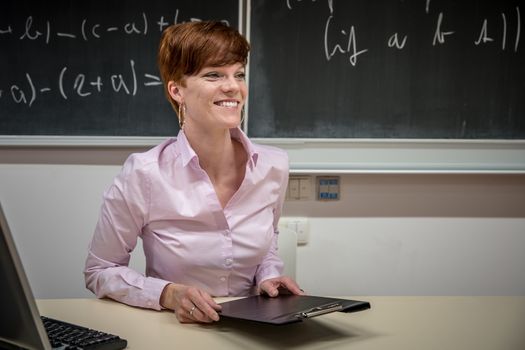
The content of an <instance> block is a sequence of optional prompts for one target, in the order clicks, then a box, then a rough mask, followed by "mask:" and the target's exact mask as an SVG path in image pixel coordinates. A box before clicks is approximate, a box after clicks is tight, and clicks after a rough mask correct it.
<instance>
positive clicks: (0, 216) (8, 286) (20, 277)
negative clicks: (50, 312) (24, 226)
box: [0, 206, 50, 349]
mask: <svg viewBox="0 0 525 350" xmlns="http://www.w3.org/2000/svg"><path fill="white" fill-rule="evenodd" d="M0 231H1V232H0V233H1V234H0V285H1V287H0V310H1V312H0V348H2V349H4V348H7V349H18V348H19V347H22V348H25V349H49V348H50V345H49V341H47V335H46V333H45V330H44V326H43V325H42V321H41V320H40V315H39V313H38V309H37V306H36V303H35V300H34V298H33V293H32V292H31V288H30V286H29V282H28V280H27V278H26V275H25V272H24V268H23V266H22V263H21V260H20V257H19V256H18V253H17V250H16V246H15V243H14V240H13V237H12V235H11V232H10V230H9V226H8V225H7V220H6V218H5V215H4V212H3V210H2V207H1V206H0Z"/></svg>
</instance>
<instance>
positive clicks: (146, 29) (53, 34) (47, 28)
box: [0, 9, 229, 44]
mask: <svg viewBox="0 0 525 350" xmlns="http://www.w3.org/2000/svg"><path fill="white" fill-rule="evenodd" d="M135 17H136V18H133V19H130V20H128V21H124V23H121V24H116V23H114V24H110V25H102V24H101V23H99V22H98V21H97V20H91V19H89V18H83V19H82V20H81V21H80V22H79V23H77V24H76V25H75V26H74V27H73V28H61V27H60V25H59V24H54V22H52V21H51V20H49V19H38V20H37V19H36V18H35V17H33V16H27V17H26V18H25V21H24V23H21V24H11V23H7V24H5V23H0V40H2V38H7V37H11V38H15V39H19V40H29V41H35V40H43V41H44V42H45V43H46V44H49V43H50V42H51V41H52V40H53V39H80V40H84V41H89V40H94V39H95V40H96V39H103V38H104V36H106V35H111V34H113V35H115V34H118V33H122V35H128V36H129V35H147V34H148V33H150V32H154V33H162V31H163V30H164V29H166V27H168V26H170V25H172V24H177V23H180V22H182V21H181V19H180V10H179V9H175V13H174V14H173V16H169V17H168V16H162V15H161V16H159V17H158V18H152V16H151V15H148V14H147V13H145V12H141V13H139V14H137V15H136V16H135ZM187 21H191V22H195V21H201V19H200V18H197V17H190V18H189V19H188V20H187ZM221 21H222V22H224V23H226V24H227V25H229V22H228V21H227V20H225V19H223V20H221Z"/></svg>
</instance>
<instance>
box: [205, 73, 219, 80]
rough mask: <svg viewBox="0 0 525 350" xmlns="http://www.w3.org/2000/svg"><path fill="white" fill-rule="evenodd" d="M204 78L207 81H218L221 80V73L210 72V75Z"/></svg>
mask: <svg viewBox="0 0 525 350" xmlns="http://www.w3.org/2000/svg"><path fill="white" fill-rule="evenodd" d="M204 77H205V78H207V79H211V80H216V79H219V78H220V75H219V73H216V72H210V73H206V74H205V75H204Z"/></svg>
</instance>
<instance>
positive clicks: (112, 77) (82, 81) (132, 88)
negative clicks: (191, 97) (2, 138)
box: [0, 59, 162, 108]
mask: <svg viewBox="0 0 525 350" xmlns="http://www.w3.org/2000/svg"><path fill="white" fill-rule="evenodd" d="M24 78H25V79H23V81H22V82H21V83H18V84H11V85H10V86H8V88H7V89H5V92H4V90H3V89H0V99H2V98H7V99H10V100H11V101H12V102H14V103H16V104H22V105H26V106H27V107H29V108H30V107H32V106H33V104H34V103H35V102H36V101H37V98H38V97H39V96H45V95H47V94H52V93H57V94H58V95H59V96H60V97H61V98H62V99H64V100H67V99H69V98H70V97H72V96H78V97H83V98H85V97H88V96H91V95H94V94H100V93H102V92H105V91H106V90H108V91H110V92H111V93H120V94H125V95H128V96H136V95H137V93H138V92H139V89H141V88H148V87H155V86H159V85H162V81H161V80H160V77H158V76H157V75H154V74H149V73H144V74H143V76H140V77H139V76H137V72H136V68H135V61H134V60H133V59H131V60H129V67H128V72H126V74H124V73H122V72H116V73H114V74H109V75H107V76H104V77H103V76H101V75H94V76H88V75H86V74H85V73H82V72H72V71H71V70H70V69H69V68H68V67H67V66H63V67H62V68H61V69H60V70H59V72H57V74H56V79H55V83H54V85H48V84H43V85H40V84H39V83H38V82H37V81H35V79H34V78H33V77H32V76H31V74H29V73H25V76H24ZM139 79H140V80H139Z"/></svg>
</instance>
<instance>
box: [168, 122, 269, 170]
mask: <svg viewBox="0 0 525 350" xmlns="http://www.w3.org/2000/svg"><path fill="white" fill-rule="evenodd" d="M230 135H231V137H232V138H234V139H236V140H237V141H239V142H240V143H241V144H242V146H243V147H244V150H245V151H246V153H247V155H248V166H249V167H250V169H253V168H254V167H255V166H256V165H257V158H258V157H259V154H258V153H257V151H256V150H255V147H254V145H253V143H252V142H251V141H250V139H249V138H248V136H246V134H245V133H244V132H243V131H242V130H241V129H240V128H238V127H237V128H233V129H230ZM177 145H178V147H177V148H178V152H179V154H180V156H181V159H182V165H183V166H187V165H188V164H189V163H190V162H191V161H192V160H193V159H198V156H197V153H195V151H194V150H193V148H192V147H191V145H190V143H189V141H188V139H187V138H186V134H185V133H184V130H183V129H181V130H180V131H179V134H178V135H177Z"/></svg>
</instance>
